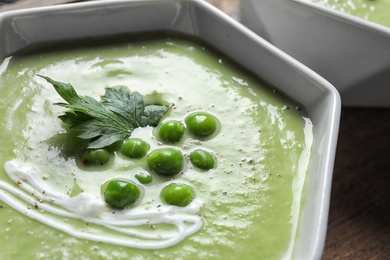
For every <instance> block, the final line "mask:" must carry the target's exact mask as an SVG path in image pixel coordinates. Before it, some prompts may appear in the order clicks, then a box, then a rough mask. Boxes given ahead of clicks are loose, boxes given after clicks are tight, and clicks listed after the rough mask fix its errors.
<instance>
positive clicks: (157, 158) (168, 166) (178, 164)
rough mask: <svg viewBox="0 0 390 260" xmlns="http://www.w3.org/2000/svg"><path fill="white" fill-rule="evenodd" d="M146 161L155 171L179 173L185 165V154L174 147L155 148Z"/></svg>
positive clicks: (158, 172)
mask: <svg viewBox="0 0 390 260" xmlns="http://www.w3.org/2000/svg"><path fill="white" fill-rule="evenodd" d="M146 161H147V164H148V166H149V168H150V169H151V170H152V171H153V172H155V173H157V174H159V175H165V176H172V175H175V174H178V173H179V172H180V171H181V169H182V168H183V165H184V157H183V154H182V153H181V152H180V151H179V150H177V149H174V148H162V149H157V150H154V151H153V152H151V153H150V154H149V155H148V156H147V159H146Z"/></svg>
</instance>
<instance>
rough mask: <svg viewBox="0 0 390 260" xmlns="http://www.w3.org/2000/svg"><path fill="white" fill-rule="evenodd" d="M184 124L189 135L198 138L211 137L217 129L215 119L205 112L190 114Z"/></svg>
mask: <svg viewBox="0 0 390 260" xmlns="http://www.w3.org/2000/svg"><path fill="white" fill-rule="evenodd" d="M185 123H186V125H187V128H188V130H189V131H190V132H191V133H193V134H195V135H199V136H208V135H211V134H212V133H214V132H215V130H216V129H217V121H216V119H215V117H214V116H212V115H211V114H209V113H205V112H196V113H192V114H190V115H189V116H187V117H186V119H185Z"/></svg>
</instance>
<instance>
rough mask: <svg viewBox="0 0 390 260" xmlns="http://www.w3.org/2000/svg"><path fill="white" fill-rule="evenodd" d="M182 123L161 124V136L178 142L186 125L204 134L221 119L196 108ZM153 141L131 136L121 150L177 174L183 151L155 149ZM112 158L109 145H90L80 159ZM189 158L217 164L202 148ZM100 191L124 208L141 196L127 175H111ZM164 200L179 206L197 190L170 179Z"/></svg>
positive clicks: (88, 162) (201, 164)
mask: <svg viewBox="0 0 390 260" xmlns="http://www.w3.org/2000/svg"><path fill="white" fill-rule="evenodd" d="M184 123H185V124H183V123H182V122H179V121H174V120H170V121H166V122H163V123H161V124H160V125H159V126H158V129H157V134H158V137H159V138H160V139H161V140H162V141H163V142H167V143H171V144H173V143H177V142H179V141H180V140H181V138H182V137H183V135H184V132H185V131H186V129H187V130H188V131H189V132H190V133H191V134H192V135H193V136H195V137H198V138H203V137H207V136H210V135H212V134H213V133H215V131H216V129H217V126H218V120H217V119H216V118H215V117H214V116H213V115H211V114H209V113H206V112H194V113H192V114H190V115H188V116H187V117H186V118H185V120H184ZM149 150H150V145H149V144H148V143H147V142H145V141H144V140H142V139H140V138H130V139H128V140H125V141H123V143H122V145H121V146H120V153H121V154H122V155H123V156H125V157H128V158H131V159H139V158H143V157H145V156H146V162H147V165H148V167H149V170H150V172H151V173H155V174H158V175H161V176H168V177H169V176H174V175H176V174H178V173H179V172H180V171H181V170H182V169H183V166H184V163H185V158H184V155H183V153H182V152H181V151H180V150H178V149H176V148H172V147H166V148H160V149H155V150H153V151H151V152H149ZM110 159H111V154H110V152H109V151H108V150H107V149H96V150H92V149H87V150H86V151H84V152H83V153H82V154H81V161H82V162H83V164H84V166H91V167H94V166H102V165H105V164H107V163H108V162H109V161H110ZM189 160H190V162H191V163H192V165H194V166H195V167H196V168H198V169H200V170H205V171H207V170H210V169H212V168H214V166H215V158H214V156H213V155H212V154H211V153H210V152H208V151H206V150H203V149H196V150H194V151H192V152H191V153H190V154H189ZM135 178H136V179H137V180H138V181H139V182H140V183H142V184H148V183H150V182H152V175H151V174H150V173H149V172H146V173H145V172H142V173H138V174H136V175H135ZM101 192H102V195H103V197H104V200H105V202H106V203H107V204H108V205H109V206H110V207H112V208H115V209H123V208H126V207H128V206H130V205H132V204H133V203H135V202H136V201H137V200H138V199H139V197H140V196H141V192H140V189H139V187H138V185H137V184H136V183H134V182H132V181H130V180H127V179H119V178H118V179H112V180H109V181H107V182H106V183H104V184H103V185H102V187H101ZM160 196H161V199H162V201H164V202H165V203H167V204H170V205H175V206H179V207H185V206H187V205H189V204H190V203H191V202H192V201H193V199H194V198H195V192H194V190H193V189H192V188H191V187H190V186H188V185H187V184H183V183H171V184H169V185H167V186H165V187H164V188H163V189H162V191H161V193H160Z"/></svg>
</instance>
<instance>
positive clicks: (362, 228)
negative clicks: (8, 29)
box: [0, 0, 390, 260]
mask: <svg viewBox="0 0 390 260" xmlns="http://www.w3.org/2000/svg"><path fill="white" fill-rule="evenodd" d="M208 1H209V2H211V3H212V4H214V5H216V6H218V7H219V8H221V9H222V10H224V11H225V12H227V13H228V14H230V15H232V16H234V15H236V14H237V12H236V11H237V8H238V2H239V0H208ZM68 2H76V0H22V1H18V2H17V3H15V4H9V5H4V6H1V7H0V11H1V10H6V9H17V8H25V7H30V6H42V5H48V4H58V3H68ZM389 87H390V83H389ZM389 102H390V101H389ZM389 151H390V109H380V108H343V109H342V116H341V125H340V134H339V142H338V147H337V156H336V162H335V169H334V175H333V184H332V195H331V202H330V214H329V225H328V235H327V239H326V245H325V250H324V255H323V259H324V260H328V259H329V260H331V259H332V260H333V259H357V260H360V259H378V260H379V259H390V185H389V183H390V152H389Z"/></svg>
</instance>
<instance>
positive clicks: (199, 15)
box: [0, 0, 340, 259]
mask: <svg viewBox="0 0 390 260" xmlns="http://www.w3.org/2000/svg"><path fill="white" fill-rule="evenodd" d="M155 30H172V31H177V32H184V33H186V34H189V35H193V36H196V37H199V38H201V39H203V40H204V41H206V42H208V43H209V44H211V45H213V46H214V47H216V48H217V49H218V50H220V51H221V52H223V53H225V54H226V55H228V56H229V57H231V58H232V59H233V60H235V61H236V62H238V63H239V64H241V65H242V66H243V67H245V68H247V69H249V70H250V71H252V72H254V73H255V74H257V75H258V76H260V77H261V78H263V79H264V80H266V81H268V82H269V83H271V84H272V85H274V86H277V88H278V89H279V90H280V91H282V92H284V93H285V94H287V95H288V96H290V97H291V98H293V99H295V100H296V101H298V102H299V103H301V104H302V105H304V106H305V107H306V109H307V111H308V113H309V116H310V118H311V119H312V122H313V124H314V129H315V135H314V143H313V150H312V160H311V164H310V172H309V175H308V185H307V189H308V194H307V200H306V203H305V205H304V208H303V211H302V216H301V217H302V219H301V221H300V227H299V238H298V240H297V242H296V244H295V245H294V257H295V259H319V258H320V257H321V254H322V250H323V246H324V241H325V234H326V228H327V217H328V207H329V197H330V187H331V179H332V173H333V165H334V158H335V148H336V142H337V134H338V127H339V118H340V98H339V95H338V92H337V91H336V90H335V88H334V87H333V86H332V85H331V84H330V83H328V82H327V81H326V80H324V79H323V78H321V77H320V76H319V75H317V74H316V73H315V72H313V71H312V70H310V69H308V68H307V67H305V66H304V65H302V64H301V63H300V62H298V61H296V60H295V59H293V58H291V57H290V56H288V55H287V54H285V53H284V52H282V51H280V50H279V49H277V48H276V47H274V46H273V45H271V44H269V43H268V42H267V41H265V40H263V39H262V38H260V37H259V36H258V35H256V34H255V33H253V32H252V31H250V30H249V29H247V28H245V27H244V26H242V25H241V24H240V23H238V22H236V21H234V20H233V19H231V18H229V17H228V16H227V15H226V14H224V13H222V12H221V11H219V10H217V9H216V8H213V7H212V6H210V5H208V4H207V3H205V2H204V1H201V0H188V1H186V0H184V1H180V0H166V1H158V0H157V1H156V0H141V1H96V2H86V3H79V4H70V5H64V6H54V7H46V8H37V9H31V10H19V11H11V12H5V13H1V14H0V61H2V60H3V59H4V58H6V57H7V56H9V55H12V54H13V53H15V52H17V51H18V50H20V49H22V48H24V47H26V46H29V45H31V44H34V43H40V42H47V41H54V40H55V41H58V40H67V39H73V38H80V37H88V36H105V35H107V36H109V35H113V34H121V33H128V32H139V31H143V32H145V31H155ZM254 243H255V241H254ZM254 257H255V256H254Z"/></svg>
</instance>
